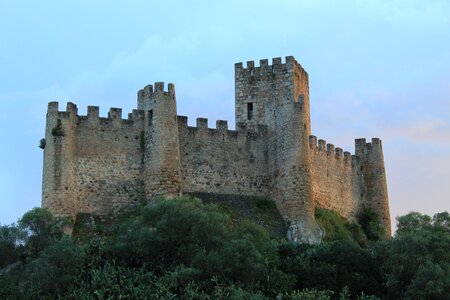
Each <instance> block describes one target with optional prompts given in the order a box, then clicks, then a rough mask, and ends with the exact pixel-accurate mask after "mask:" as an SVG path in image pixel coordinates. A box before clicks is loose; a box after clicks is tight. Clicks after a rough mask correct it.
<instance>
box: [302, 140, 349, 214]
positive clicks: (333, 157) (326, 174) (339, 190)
mask: <svg viewBox="0 0 450 300" xmlns="http://www.w3.org/2000/svg"><path fill="white" fill-rule="evenodd" d="M309 141H310V154H311V165H312V169H311V170H312V180H311V181H312V190H313V199H314V203H315V205H316V206H318V207H322V208H326V209H331V210H334V211H336V212H338V213H339V214H340V215H341V216H343V217H344V218H348V219H354V217H355V216H356V214H357V212H358V203H356V202H355V201H354V196H353V169H352V156H351V154H350V152H342V149H341V148H335V147H334V145H333V144H327V143H326V141H324V140H319V141H317V138H316V137H315V136H310V138H309Z"/></svg>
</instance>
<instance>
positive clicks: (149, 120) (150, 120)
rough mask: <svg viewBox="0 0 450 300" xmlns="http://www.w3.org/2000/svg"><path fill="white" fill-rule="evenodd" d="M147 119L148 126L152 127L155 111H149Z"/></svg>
mask: <svg viewBox="0 0 450 300" xmlns="http://www.w3.org/2000/svg"><path fill="white" fill-rule="evenodd" d="M147 117H148V126H150V125H152V122H153V110H149V111H148V112H147Z"/></svg>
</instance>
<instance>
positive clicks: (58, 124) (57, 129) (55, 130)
mask: <svg viewBox="0 0 450 300" xmlns="http://www.w3.org/2000/svg"><path fill="white" fill-rule="evenodd" d="M52 135H53V136H64V130H63V128H62V123H61V120H60V119H58V121H57V122H56V125H55V127H53V128H52Z"/></svg>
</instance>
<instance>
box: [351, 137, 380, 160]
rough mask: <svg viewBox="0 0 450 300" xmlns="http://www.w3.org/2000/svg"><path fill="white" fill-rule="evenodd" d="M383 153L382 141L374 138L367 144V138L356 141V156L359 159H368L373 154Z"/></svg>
mask: <svg viewBox="0 0 450 300" xmlns="http://www.w3.org/2000/svg"><path fill="white" fill-rule="evenodd" d="M374 151H375V152H382V151H383V149H382V145H381V140H380V139H379V138H372V141H371V142H366V139H365V138H359V139H356V140H355V155H356V156H359V157H367V156H368V155H369V154H370V153H372V152H374Z"/></svg>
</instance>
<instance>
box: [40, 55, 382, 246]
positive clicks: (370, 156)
mask: <svg viewBox="0 0 450 300" xmlns="http://www.w3.org/2000/svg"><path fill="white" fill-rule="evenodd" d="M235 93H236V94H235V106H236V107H235V110H236V130H229V129H228V124H227V121H217V122H216V128H215V129H212V128H209V127H208V120H207V119H204V118H197V125H196V126H195V127H191V126H188V122H187V117H184V116H178V115H177V106H176V97H175V87H174V85H173V84H169V85H168V87H167V89H166V88H165V87H164V83H162V82H157V83H155V84H154V86H152V85H148V86H146V87H145V88H144V89H142V90H140V91H139V92H138V96H137V98H138V99H137V109H135V110H133V111H132V113H130V114H128V118H127V119H123V118H122V110H121V109H118V108H111V109H110V111H109V113H108V117H107V118H101V117H99V108H98V107H96V106H89V107H88V112H87V116H79V115H78V111H77V107H76V105H74V104H73V103H68V104H67V109H66V110H65V111H60V110H59V107H58V103H57V102H50V103H49V105H48V112H47V125H46V133H45V139H46V146H45V149H44V173H43V189H42V207H44V208H48V209H49V210H50V211H51V212H53V213H54V214H57V215H69V216H72V217H75V216H76V214H77V213H79V212H84V213H92V214H97V215H104V214H114V213H117V212H119V211H122V210H123V209H126V208H129V207H131V206H133V205H136V204H137V203H139V201H141V200H142V199H151V198H152V197H153V196H156V195H160V194H166V195H179V194H181V193H196V192H202V193H211V194H227V195H247V196H260V197H267V198H270V199H273V200H274V201H275V202H276V204H277V207H278V209H279V211H280V212H281V214H282V216H283V217H284V218H285V219H286V220H287V221H288V222H289V224H290V227H289V231H288V237H289V238H290V239H291V240H294V241H307V242H317V241H319V240H320V238H321V235H322V231H321V229H320V228H319V226H318V225H317V223H316V222H315V220H314V208H315V207H322V208H327V209H332V210H334V211H336V212H338V213H339V214H340V215H341V216H342V217H344V218H348V219H354V218H355V217H356V216H357V215H358V214H359V213H360V212H361V211H362V209H364V208H370V209H372V210H374V211H375V212H377V213H378V215H379V217H380V218H381V221H382V225H383V226H384V228H385V230H386V233H387V234H390V217H389V208H388V194H387V185H386V176H385V168H384V160H383V151H382V146H381V140H380V139H378V138H373V139H372V140H371V142H366V140H365V139H357V140H356V141H355V148H356V149H355V154H354V155H351V154H350V153H349V152H343V150H342V149H341V148H338V147H336V148H335V147H334V146H333V145H332V144H327V143H326V142H325V141H324V140H321V139H319V140H317V138H316V137H315V136H313V135H311V125H310V101H309V84H308V74H307V73H306V71H305V70H303V68H302V67H301V66H300V64H299V63H297V61H296V60H295V59H294V58H293V57H291V56H288V57H286V60H285V62H284V63H282V61H281V58H274V59H273V60H272V64H269V62H268V60H267V59H263V60H261V61H260V63H259V66H255V64H254V62H253V61H249V62H247V64H246V66H245V67H244V66H243V65H242V63H237V64H236V65H235Z"/></svg>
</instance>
